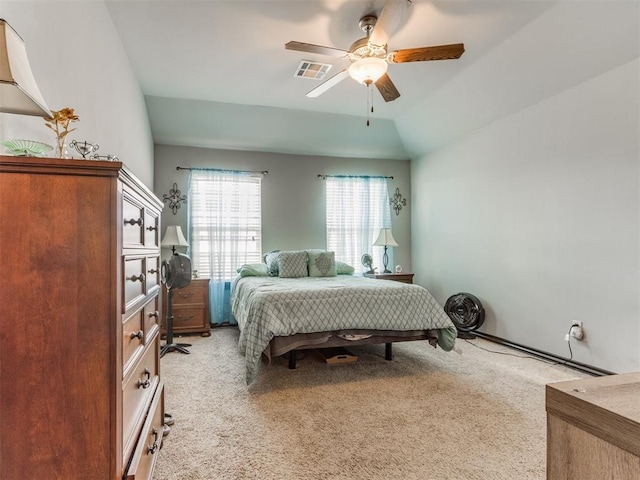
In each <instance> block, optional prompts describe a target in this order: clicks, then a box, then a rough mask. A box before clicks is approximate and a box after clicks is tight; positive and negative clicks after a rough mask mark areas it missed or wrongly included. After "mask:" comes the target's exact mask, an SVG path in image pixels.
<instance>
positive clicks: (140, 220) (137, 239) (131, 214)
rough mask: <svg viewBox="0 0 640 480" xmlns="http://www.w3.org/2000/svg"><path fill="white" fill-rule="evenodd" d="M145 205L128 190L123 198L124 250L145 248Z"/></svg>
mask: <svg viewBox="0 0 640 480" xmlns="http://www.w3.org/2000/svg"><path fill="white" fill-rule="evenodd" d="M144 210H145V209H144V205H143V204H142V203H141V202H140V201H139V200H137V199H136V198H134V197H133V196H132V194H130V193H129V192H128V191H127V190H126V189H125V190H124V191H123V196H122V222H123V226H122V246H123V247H124V248H131V247H137V248H140V247H142V246H144V240H145V235H144V220H145V218H144Z"/></svg>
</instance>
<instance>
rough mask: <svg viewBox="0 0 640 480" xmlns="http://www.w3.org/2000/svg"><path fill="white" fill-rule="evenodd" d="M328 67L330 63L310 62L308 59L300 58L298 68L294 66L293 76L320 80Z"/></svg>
mask: <svg viewBox="0 0 640 480" xmlns="http://www.w3.org/2000/svg"><path fill="white" fill-rule="evenodd" d="M330 68H331V65H330V64H328V63H318V62H311V61H309V60H302V61H301V62H300V65H298V68H296V72H295V73H294V74H293V76H294V77H300V78H313V79H316V80H320V79H321V78H323V77H324V76H325V75H326V74H327V72H328V71H329V69H330Z"/></svg>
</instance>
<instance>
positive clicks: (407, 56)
mask: <svg viewBox="0 0 640 480" xmlns="http://www.w3.org/2000/svg"><path fill="white" fill-rule="evenodd" d="M463 53H464V44H463V43H453V44H451V45H437V46H434V47H421V48H405V49H404V50H397V51H395V52H391V53H389V55H387V61H388V62H389V63H405V62H426V61H428V60H453V59H455V58H460V56H461V55H462V54H463Z"/></svg>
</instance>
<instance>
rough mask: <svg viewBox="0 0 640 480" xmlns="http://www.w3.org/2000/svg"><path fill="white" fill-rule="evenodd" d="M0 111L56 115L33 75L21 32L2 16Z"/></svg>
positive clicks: (0, 34) (0, 24) (0, 29)
mask: <svg viewBox="0 0 640 480" xmlns="http://www.w3.org/2000/svg"><path fill="white" fill-rule="evenodd" d="M0 112H6V113H17V114H20V115H34V116H38V117H46V118H53V116H52V115H51V112H50V111H49V107H47V104H46V103H45V101H44V98H42V94H41V93H40V90H38V85H36V81H35V79H34V78H33V73H32V72H31V66H30V65H29V59H28V58H27V50H26V48H25V46H24V41H23V40H22V38H20V35H18V34H17V32H16V31H15V30H14V29H13V28H12V27H11V25H9V24H8V23H7V22H6V21H5V20H2V19H0Z"/></svg>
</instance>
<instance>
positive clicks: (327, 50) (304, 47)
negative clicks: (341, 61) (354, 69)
mask: <svg viewBox="0 0 640 480" xmlns="http://www.w3.org/2000/svg"><path fill="white" fill-rule="evenodd" d="M284 48H286V49H287V50H297V51H299V52H307V53H319V54H321V55H329V56H331V57H338V58H342V57H344V56H346V55H347V52H346V51H345V50H340V49H339V48H333V47H323V46H322V45H313V44H311V43H302V42H289V43H285V45H284Z"/></svg>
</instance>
